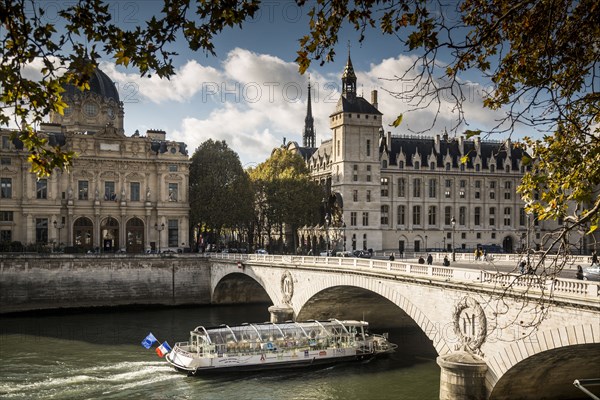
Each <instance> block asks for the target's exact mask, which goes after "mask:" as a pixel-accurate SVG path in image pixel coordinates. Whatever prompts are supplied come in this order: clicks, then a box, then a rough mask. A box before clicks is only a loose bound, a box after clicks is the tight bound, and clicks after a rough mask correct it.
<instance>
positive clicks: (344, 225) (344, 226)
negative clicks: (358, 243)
mask: <svg viewBox="0 0 600 400" xmlns="http://www.w3.org/2000/svg"><path fill="white" fill-rule="evenodd" d="M342 227H343V228H344V252H346V223H345V222H344V224H343V225H342Z"/></svg>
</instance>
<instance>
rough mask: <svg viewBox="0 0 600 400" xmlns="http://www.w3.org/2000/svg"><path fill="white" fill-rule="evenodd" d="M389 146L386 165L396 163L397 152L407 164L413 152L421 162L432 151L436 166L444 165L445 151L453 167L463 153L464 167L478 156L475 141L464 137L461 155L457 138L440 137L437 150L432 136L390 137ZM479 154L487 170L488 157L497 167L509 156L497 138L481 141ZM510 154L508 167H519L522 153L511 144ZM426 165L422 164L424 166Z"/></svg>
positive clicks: (502, 143) (503, 143)
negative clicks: (403, 157) (509, 165)
mask: <svg viewBox="0 0 600 400" xmlns="http://www.w3.org/2000/svg"><path fill="white" fill-rule="evenodd" d="M391 139H392V140H391V149H390V152H389V165H398V160H397V156H398V155H399V154H400V153H404V154H405V155H406V164H405V165H406V166H412V165H413V160H412V156H413V155H414V154H416V153H418V154H420V155H421V159H422V160H423V161H422V162H423V163H424V162H425V161H428V160H429V156H430V155H431V154H432V152H433V154H434V156H435V158H436V163H437V165H436V166H437V167H438V168H443V167H444V159H445V157H446V155H447V154H449V155H450V157H451V159H452V168H458V167H459V165H460V158H461V157H462V156H463V155H468V156H469V160H468V161H467V163H466V166H465V167H466V168H467V169H472V168H474V166H473V161H474V159H475V158H476V156H477V155H478V153H477V151H476V145H475V141H472V140H464V141H463V146H464V154H461V152H460V147H459V141H458V140H457V139H450V140H444V139H440V151H439V152H436V151H435V138H430V137H412V136H410V137H392V138H391ZM479 149H480V150H479V156H480V158H481V168H482V169H489V165H488V159H489V158H491V157H492V158H495V160H496V162H497V165H496V168H504V161H505V160H506V157H507V155H508V153H507V149H506V143H505V142H500V141H481V142H480V146H479ZM380 151H384V148H383V147H382V148H380ZM509 151H510V157H511V169H512V170H515V171H518V170H519V160H520V159H521V158H522V157H523V155H524V154H525V152H524V151H523V150H522V149H520V148H515V147H512V146H511V148H510V149H509ZM423 167H425V165H423Z"/></svg>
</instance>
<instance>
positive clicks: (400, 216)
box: [350, 205, 538, 226]
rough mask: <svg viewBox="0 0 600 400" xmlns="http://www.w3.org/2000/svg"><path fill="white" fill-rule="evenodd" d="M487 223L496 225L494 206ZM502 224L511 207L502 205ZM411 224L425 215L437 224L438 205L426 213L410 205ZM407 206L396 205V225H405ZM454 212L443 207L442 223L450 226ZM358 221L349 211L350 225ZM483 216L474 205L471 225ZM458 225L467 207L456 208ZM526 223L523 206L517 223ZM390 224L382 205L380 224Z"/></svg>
mask: <svg viewBox="0 0 600 400" xmlns="http://www.w3.org/2000/svg"><path fill="white" fill-rule="evenodd" d="M488 211H489V212H488V216H489V219H488V223H489V225H490V226H496V207H490V208H489V210H488ZM503 211H504V214H503V220H502V222H503V225H504V226H511V222H512V221H511V217H512V208H511V207H504V209H503ZM411 216H412V224H413V225H421V224H422V223H423V222H422V221H423V219H424V218H425V217H426V218H427V219H426V222H427V225H437V219H438V207H437V206H429V207H428V208H427V215H426V216H425V215H422V207H421V206H420V205H415V206H413V207H412V215H411ZM407 217H408V215H407V207H406V206H404V205H400V206H398V212H397V220H396V223H397V225H406V222H407V220H408V219H407ZM453 217H454V214H453V212H452V207H450V206H446V207H445V208H444V225H446V226H450V225H452V218H453ZM534 221H535V225H538V221H537V219H535V220H534ZM357 222H358V213H357V212H356V211H352V212H351V213H350V226H357ZM482 222H483V216H482V208H481V207H475V208H474V211H473V225H475V226H479V225H482ZM456 223H458V225H462V226H465V225H467V207H459V208H458V220H457V221H456ZM526 223H527V214H526V213H525V209H524V208H520V209H519V225H520V226H525V225H526ZM389 224H390V206H388V205H383V206H381V225H384V226H387V225H389ZM362 225H363V226H369V213H368V212H363V213H362Z"/></svg>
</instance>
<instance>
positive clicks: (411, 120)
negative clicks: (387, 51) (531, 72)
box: [357, 55, 503, 135]
mask: <svg viewBox="0 0 600 400" xmlns="http://www.w3.org/2000/svg"><path fill="white" fill-rule="evenodd" d="M414 61H415V57H414V56H405V55H400V56H398V57H396V58H387V59H384V60H382V61H381V62H380V63H379V64H371V68H370V70H369V71H366V72H357V76H358V80H359V85H360V84H361V83H363V82H364V85H365V87H367V86H371V87H378V88H380V90H379V91H378V92H379V96H378V97H379V110H380V111H381V112H382V113H383V114H384V122H385V125H384V128H385V129H386V130H391V131H392V132H393V133H395V134H406V133H409V132H411V131H416V132H418V131H422V130H429V129H430V128H431V130H429V132H427V133H426V134H427V135H430V134H437V133H441V132H442V131H443V130H444V129H448V131H449V130H450V129H451V128H452V127H454V126H456V124H457V121H458V111H457V110H456V109H455V99H454V98H452V96H451V95H450V94H449V93H448V92H445V93H442V96H441V97H440V99H439V100H440V101H439V102H438V100H437V99H436V100H434V101H431V102H427V101H422V102H421V103H419V104H417V103H416V102H415V101H414V100H412V101H409V100H408V99H407V98H406V97H404V98H403V97H400V96H393V95H392V94H390V93H388V92H392V93H403V92H404V93H407V92H409V91H411V90H413V88H414V87H415V86H414V84H413V83H412V82H410V81H409V79H411V78H415V77H416V74H415V73H414V71H410V72H409V73H408V74H407V76H405V80H404V81H402V82H401V81H400V80H399V79H397V78H398V77H399V76H400V75H402V74H403V73H404V71H408V70H409V69H410V68H411V67H412V65H413V63H414ZM414 82H415V83H416V82H417V80H415V81H414ZM483 93H484V88H483V87H482V86H481V85H479V84H477V83H472V82H464V86H463V95H464V96H465V98H466V99H465V100H464V102H463V111H464V114H465V118H466V120H467V122H469V123H470V124H471V125H473V126H476V127H479V128H484V129H485V128H491V127H492V126H493V125H494V121H495V120H497V119H499V118H500V117H501V116H502V115H503V114H502V112H501V111H491V110H489V109H485V108H484V107H483V101H482V95H483ZM365 97H367V95H366V93H365ZM367 99H369V97H367ZM400 114H403V121H402V124H401V125H400V126H399V127H398V128H392V127H390V126H389V124H390V123H391V122H393V121H394V120H395V119H396V117H397V116H398V115H400ZM434 119H435V123H434ZM432 125H433V127H432ZM464 129H467V127H465V126H464V125H462V126H461V127H460V128H459V132H461V131H462V130H464Z"/></svg>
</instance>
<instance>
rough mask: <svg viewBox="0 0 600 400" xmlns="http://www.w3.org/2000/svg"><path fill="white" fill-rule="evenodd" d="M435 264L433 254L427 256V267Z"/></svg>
mask: <svg viewBox="0 0 600 400" xmlns="http://www.w3.org/2000/svg"><path fill="white" fill-rule="evenodd" d="M431 264H433V256H432V255H431V253H429V254H428V255H427V265H431Z"/></svg>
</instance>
